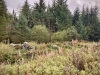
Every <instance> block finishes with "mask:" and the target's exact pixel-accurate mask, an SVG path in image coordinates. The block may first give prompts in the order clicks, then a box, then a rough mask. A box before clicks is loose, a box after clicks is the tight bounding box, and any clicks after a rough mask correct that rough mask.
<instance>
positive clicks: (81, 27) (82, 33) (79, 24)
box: [75, 18, 88, 40]
mask: <svg viewBox="0 0 100 75" xmlns="http://www.w3.org/2000/svg"><path fill="white" fill-rule="evenodd" d="M75 27H76V29H77V32H78V34H79V35H80V37H79V38H80V39H82V40H87V39H88V35H87V30H86V27H85V26H84V25H83V22H82V20H81V19H80V18H79V21H77V23H76V25H75Z"/></svg>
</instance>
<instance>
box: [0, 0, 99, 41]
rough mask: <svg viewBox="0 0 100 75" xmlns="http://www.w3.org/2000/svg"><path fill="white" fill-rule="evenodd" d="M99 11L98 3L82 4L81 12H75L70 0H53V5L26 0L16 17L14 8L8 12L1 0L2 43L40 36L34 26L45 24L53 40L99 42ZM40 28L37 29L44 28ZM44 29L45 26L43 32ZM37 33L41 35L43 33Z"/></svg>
mask: <svg viewBox="0 0 100 75" xmlns="http://www.w3.org/2000/svg"><path fill="white" fill-rule="evenodd" d="M98 12H99V9H98V6H97V5H95V6H91V8H90V7H88V6H84V5H83V8H82V11H81V10H80V9H79V8H78V7H77V8H76V9H75V11H74V14H72V13H71V11H70V10H69V8H68V5H67V0H53V1H52V5H48V6H46V5H45V1H44V0H39V2H36V3H34V6H33V7H32V8H31V6H30V5H29V3H28V1H27V0H26V1H25V2H24V4H23V6H22V8H21V10H20V14H19V16H18V17H17V16H16V12H15V11H14V10H13V13H12V14H10V13H8V11H7V6H6V3H5V1H4V0H0V42H1V41H3V40H5V39H10V41H11V42H15V43H16V42H23V41H25V40H27V41H31V40H33V39H34V38H33V37H34V36H36V35H37V34H35V33H36V32H35V31H34V30H36V31H37V33H38V32H39V30H37V29H36V28H38V27H35V26H38V25H42V26H45V27H46V29H47V30H48V32H49V35H48V36H51V35H52V37H48V38H49V39H51V40H52V38H53V39H54V40H55V39H56V40H58V38H59V39H60V40H61V39H64V40H71V39H79V40H88V41H99V39H100V20H99V17H98ZM39 27H41V26H39ZM41 28H42V27H41ZM41 28H38V29H40V30H41ZM44 30H45V29H44ZM33 31H34V32H33ZM45 31H46V30H45ZM45 31H43V29H42V30H41V31H40V32H45ZM46 32H47V31H46ZM64 33H65V34H66V35H64ZM32 34H35V35H34V36H33V35H32ZM38 34H39V35H41V33H38ZM45 34H46V33H45ZM60 35H61V36H60ZM44 36H45V35H44ZM59 36H60V37H59ZM63 36H64V37H63ZM62 37H63V38H62ZM41 38H42V37H41ZM34 40H35V39H34Z"/></svg>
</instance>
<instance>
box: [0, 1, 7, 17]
mask: <svg viewBox="0 0 100 75" xmlns="http://www.w3.org/2000/svg"><path fill="white" fill-rule="evenodd" d="M3 16H5V17H7V8H6V4H5V1H4V0H0V17H3Z"/></svg>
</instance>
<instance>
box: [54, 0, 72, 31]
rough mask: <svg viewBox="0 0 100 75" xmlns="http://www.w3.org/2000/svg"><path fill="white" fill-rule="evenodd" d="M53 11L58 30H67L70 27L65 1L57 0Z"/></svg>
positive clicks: (70, 19)
mask: <svg viewBox="0 0 100 75" xmlns="http://www.w3.org/2000/svg"><path fill="white" fill-rule="evenodd" d="M54 11H55V18H56V25H57V28H58V30H64V29H67V28H68V27H70V26H71V25H72V18H71V13H70V11H69V9H68V6H67V4H66V0H57V2H56V5H55V10H54Z"/></svg>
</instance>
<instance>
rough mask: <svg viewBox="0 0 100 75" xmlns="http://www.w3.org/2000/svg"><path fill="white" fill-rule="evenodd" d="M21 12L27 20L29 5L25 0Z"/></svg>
mask: <svg viewBox="0 0 100 75" xmlns="http://www.w3.org/2000/svg"><path fill="white" fill-rule="evenodd" d="M21 14H23V15H24V16H25V18H26V19H27V20H28V19H29V14H30V6H29V4H28V1H27V0H26V1H25V3H24V5H23V6H22V10H21Z"/></svg>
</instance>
